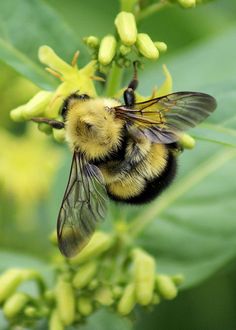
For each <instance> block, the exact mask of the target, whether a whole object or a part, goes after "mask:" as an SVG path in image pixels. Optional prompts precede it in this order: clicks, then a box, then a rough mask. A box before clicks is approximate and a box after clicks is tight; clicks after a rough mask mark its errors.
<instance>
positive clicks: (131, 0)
mask: <svg viewBox="0 0 236 330" xmlns="http://www.w3.org/2000/svg"><path fill="white" fill-rule="evenodd" d="M137 2H138V0H120V8H121V11H128V12H131V13H133V12H134V6H135V4H136V3H137Z"/></svg>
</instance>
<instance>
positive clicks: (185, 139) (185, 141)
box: [179, 133, 196, 149]
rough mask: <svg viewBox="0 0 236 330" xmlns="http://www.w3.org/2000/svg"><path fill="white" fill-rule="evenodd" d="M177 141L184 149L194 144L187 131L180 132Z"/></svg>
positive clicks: (191, 147) (192, 146) (190, 147)
mask: <svg viewBox="0 0 236 330" xmlns="http://www.w3.org/2000/svg"><path fill="white" fill-rule="evenodd" d="M179 142H180V144H181V146H182V147H183V148H184V149H193V148H194V147H195V144H196V141H195V140H194V138H192V136H190V135H189V134H187V133H183V134H181V137H180V140H179Z"/></svg>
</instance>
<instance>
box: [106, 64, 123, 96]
mask: <svg viewBox="0 0 236 330" xmlns="http://www.w3.org/2000/svg"><path fill="white" fill-rule="evenodd" d="M122 76H123V68H120V67H119V66H117V65H116V64H115V63H113V65H112V68H111V71H110V73H109V75H108V78H107V85H106V91H105V94H106V96H114V94H115V93H116V92H117V91H118V90H119V89H120V86H121V81H122Z"/></svg>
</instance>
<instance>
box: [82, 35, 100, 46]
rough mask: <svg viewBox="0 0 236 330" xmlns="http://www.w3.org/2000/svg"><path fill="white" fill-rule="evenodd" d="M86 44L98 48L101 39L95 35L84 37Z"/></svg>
mask: <svg viewBox="0 0 236 330" xmlns="http://www.w3.org/2000/svg"><path fill="white" fill-rule="evenodd" d="M83 41H84V42H85V44H86V45H87V46H89V47H91V48H97V47H98V45H99V39H98V38H97V37H94V36H89V37H86V38H84V39H83Z"/></svg>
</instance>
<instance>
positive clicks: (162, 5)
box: [136, 0, 169, 22]
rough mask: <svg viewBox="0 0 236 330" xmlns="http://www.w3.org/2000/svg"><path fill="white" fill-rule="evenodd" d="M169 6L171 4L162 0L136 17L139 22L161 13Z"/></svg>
mask: <svg viewBox="0 0 236 330" xmlns="http://www.w3.org/2000/svg"><path fill="white" fill-rule="evenodd" d="M168 5H169V2H168V1H167V0H161V1H160V2H158V3H154V4H152V5H150V6H148V7H146V8H145V9H143V10H141V11H140V12H139V13H138V14H137V15H136V20H137V22H139V21H141V20H143V19H145V18H147V17H148V16H150V15H153V14H154V13H156V12H158V11H160V10H161V9H163V8H165V7H166V6H168Z"/></svg>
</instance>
